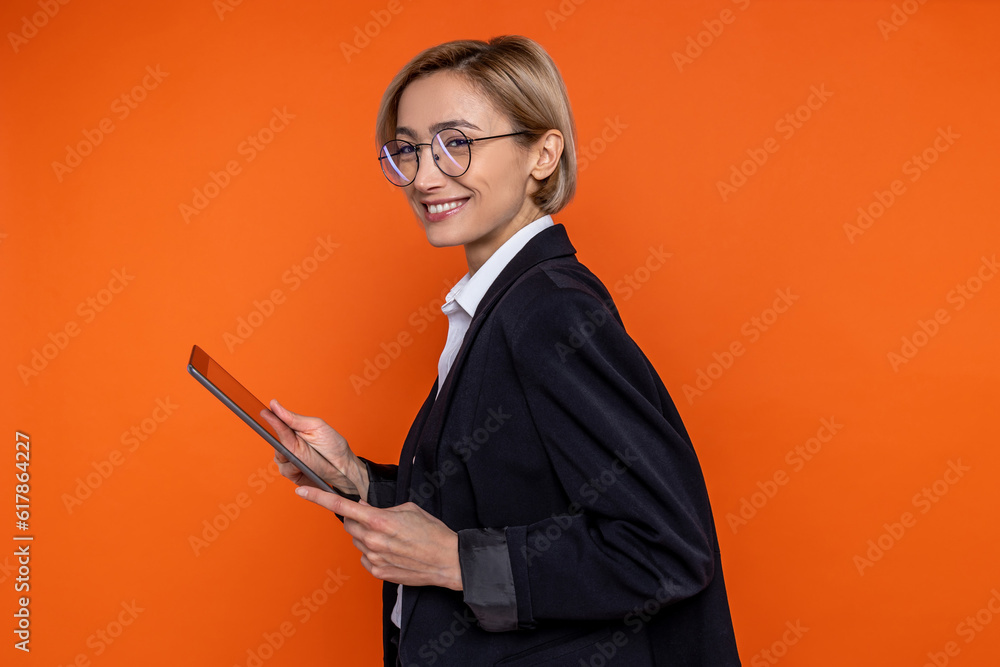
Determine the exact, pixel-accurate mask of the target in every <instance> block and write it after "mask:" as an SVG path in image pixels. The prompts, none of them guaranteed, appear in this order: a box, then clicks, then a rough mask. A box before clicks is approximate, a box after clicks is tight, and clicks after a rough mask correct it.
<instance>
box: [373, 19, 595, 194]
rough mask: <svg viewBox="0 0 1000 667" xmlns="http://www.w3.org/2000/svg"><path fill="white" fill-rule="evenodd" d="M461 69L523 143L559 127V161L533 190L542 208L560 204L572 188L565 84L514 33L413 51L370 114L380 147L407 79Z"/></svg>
mask: <svg viewBox="0 0 1000 667" xmlns="http://www.w3.org/2000/svg"><path fill="white" fill-rule="evenodd" d="M440 71H451V72H456V73H458V74H460V75H462V76H463V77H464V78H465V79H466V80H467V81H468V82H469V83H470V84H471V85H472V86H473V87H474V88H475V89H477V90H478V91H479V92H481V93H482V94H483V95H484V96H485V97H486V98H487V99H488V100H489V101H490V102H491V103H492V105H493V106H494V107H495V108H496V109H497V110H498V111H499V112H501V113H502V114H503V115H504V116H506V117H507V118H508V119H509V120H510V122H511V125H512V126H513V129H512V131H513V132H525V134H522V135H519V136H516V137H512V139H514V140H515V141H517V142H518V143H519V144H520V145H521V146H524V147H528V146H530V145H531V144H532V143H533V142H534V141H535V140H537V139H538V137H540V136H541V135H542V134H544V133H545V132H546V131H548V130H551V129H556V130H559V131H560V132H562V135H563V151H562V155H561V156H560V158H559V164H558V165H557V166H556V168H555V171H553V172H552V173H551V174H550V175H549V176H548V177H547V178H545V179H544V180H543V181H542V182H541V187H539V189H538V190H537V191H536V192H535V193H534V195H533V199H534V202H535V204H536V205H537V206H538V208H539V209H541V211H542V212H543V213H546V214H553V213H556V212H557V211H559V210H560V209H562V208H563V207H564V206H566V204H568V203H569V201H570V200H571V199H572V198H573V194H574V193H575V192H576V128H575V126H574V123H573V111H572V110H571V109H570V105H569V95H567V93H566V85H565V84H564V83H563V80H562V76H561V75H560V74H559V70H558V68H557V67H556V64H555V63H554V62H553V61H552V58H551V57H550V56H549V54H548V53H546V52H545V49H543V48H542V47H541V46H540V45H539V44H538V43H537V42H535V41H533V40H531V39H529V38H527V37H521V36H519V35H502V36H500V37H494V38H492V39H490V41H489V42H483V41H481V40H456V41H453V42H446V43H444V44H439V45H438V46H432V47H431V48H429V49H425V50H424V51H422V52H420V53H419V54H417V55H416V56H415V57H414V58H413V59H412V60H411V61H410V62H408V63H407V64H406V65H405V66H404V67H403V69H401V70H400V71H399V73H398V74H396V76H395V78H393V80H392V82H391V83H390V84H389V87H388V88H386V90H385V94H384V95H383V96H382V102H381V104H380V105H379V109H378V116H377V118H376V120H375V139H376V142H377V143H378V146H379V147H381V146H382V144H384V143H385V142H386V141H389V140H390V139H394V138H395V137H396V123H397V113H398V110H399V98H400V97H402V95H403V90H404V89H405V88H406V86H407V85H409V84H410V82H412V81H414V80H415V79H418V78H420V77H423V76H428V75H430V74H433V73H435V72H440Z"/></svg>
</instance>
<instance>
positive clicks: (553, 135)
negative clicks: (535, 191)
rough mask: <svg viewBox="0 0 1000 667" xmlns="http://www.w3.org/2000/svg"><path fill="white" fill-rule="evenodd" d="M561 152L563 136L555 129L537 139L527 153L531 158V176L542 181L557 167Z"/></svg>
mask: <svg viewBox="0 0 1000 667" xmlns="http://www.w3.org/2000/svg"><path fill="white" fill-rule="evenodd" d="M562 152H563V135H562V132H560V131H559V130H556V129H552V130H548V131H547V132H546V133H545V134H543V135H542V136H541V137H539V138H538V140H537V141H536V142H535V144H534V146H532V147H531V152H530V153H529V154H530V155H531V157H532V162H531V175H532V176H533V177H534V178H535V180H538V181H543V180H545V179H546V178H548V177H549V176H550V175H551V174H552V172H554V171H555V170H556V167H557V166H559V159H560V158H561V157H562Z"/></svg>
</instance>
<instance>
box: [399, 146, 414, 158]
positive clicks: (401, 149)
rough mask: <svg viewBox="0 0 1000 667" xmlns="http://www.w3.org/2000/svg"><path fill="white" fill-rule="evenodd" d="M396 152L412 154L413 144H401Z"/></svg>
mask: <svg viewBox="0 0 1000 667" xmlns="http://www.w3.org/2000/svg"><path fill="white" fill-rule="evenodd" d="M398 152H399V154H400V155H412V154H413V146H411V145H410V144H403V145H402V146H400V147H399V151H398Z"/></svg>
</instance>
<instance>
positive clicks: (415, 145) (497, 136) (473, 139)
mask: <svg viewBox="0 0 1000 667" xmlns="http://www.w3.org/2000/svg"><path fill="white" fill-rule="evenodd" d="M447 130H454V131H456V132H458V133H459V134H461V135H462V136H463V137H465V139H466V140H467V141H468V142H469V164H467V165H465V169H463V170H462V173H461V174H458V175H457V176H452V175H451V174H449V173H446V172H445V170H444V169H442V168H441V165H439V164H438V161H437V159H435V160H434V166H435V167H437V168H438V171H440V172H441V173H442V174H444V175H445V176H447V177H449V178H459V177H461V176H464V175H465V172H467V171H469V167H471V166H472V146H473V144H475V143H476V142H477V141H486V140H487V139H502V138H503V137H513V136H517V135H519V134H529V131H528V130H521V131H520V132H508V133H507V134H494V135H493V136H492V137H470V136H469V135H467V134H466V133H465V132H462V131H461V130H460V129H458V128H457V127H445V128H441V129H440V130H438V131H437V132H435V133H434V136H433V137H431V141H430V142H425V143H413V142H412V141H406V140H405V139H390V140H389V141H398V142H402V143H404V144H409V145H411V146H413V148H414V149H416V156H417V170H416V172H414V174H413V178H411V179H410V180H409V181H407V182H406V183H404V184H402V185H400V184H399V183H395V182H393V180H392V179H391V178H389V175H388V174H386V173H385V167H382V175H383V176H385V180H387V181H389V182H390V183H392V184H393V185H395V186H396V187H400V188H405V187H406V186H408V185H412V184H413V181H415V180H417V174H418V173H420V147H421V146H431V156H432V157H434V148H433V146H434V140H435V139H437V138H438V135H439V134H441V133H442V132H445V131H447ZM389 141H387V142H385V143H384V144H382V148H380V149H379V156H378V162H379V166H380V167H381V166H382V165H383V162H382V160H385V159H387V158H388V157H389V156H387V155H382V153H384V152H385V147H386V146H387V145H388V144H389ZM439 141H440V140H439ZM444 150H445V152H447V149H444ZM392 168H393V169H396V167H395V165H392ZM396 173H397V174H401V172H400V171H399V170H398V169H396Z"/></svg>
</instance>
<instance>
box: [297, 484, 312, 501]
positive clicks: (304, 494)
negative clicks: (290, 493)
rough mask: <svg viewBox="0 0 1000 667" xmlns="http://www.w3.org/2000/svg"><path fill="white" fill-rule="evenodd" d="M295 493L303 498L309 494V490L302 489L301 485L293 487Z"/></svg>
mask: <svg viewBox="0 0 1000 667" xmlns="http://www.w3.org/2000/svg"><path fill="white" fill-rule="evenodd" d="M295 493H297V494H299V495H300V496H302V497H303V498H305V497H306V496H307V495H309V491H308V490H306V489H304V488H302V487H301V486H300V487H298V488H296V489H295Z"/></svg>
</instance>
